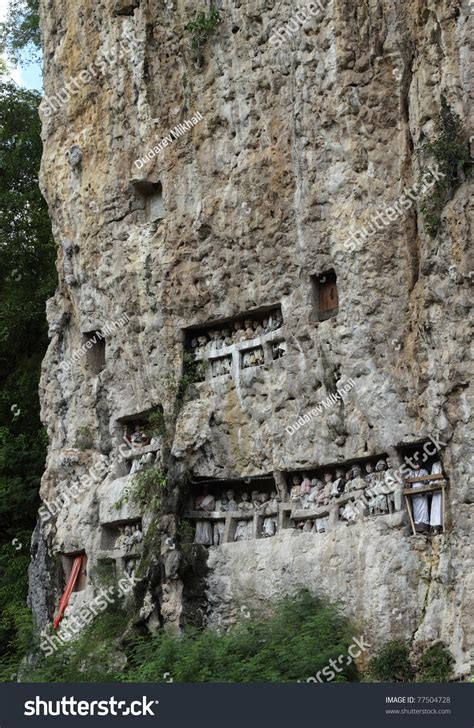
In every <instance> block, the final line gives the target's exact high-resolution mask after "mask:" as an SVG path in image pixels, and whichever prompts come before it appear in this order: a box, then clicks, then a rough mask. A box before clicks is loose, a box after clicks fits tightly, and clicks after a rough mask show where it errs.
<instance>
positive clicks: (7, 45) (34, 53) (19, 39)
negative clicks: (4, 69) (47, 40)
mask: <svg viewBox="0 0 474 728" xmlns="http://www.w3.org/2000/svg"><path fill="white" fill-rule="evenodd" d="M38 8H39V0H10V3H9V5H8V15H7V19H6V21H5V22H4V23H2V24H1V25H0V50H1V51H2V52H5V53H6V54H7V55H8V57H9V58H10V59H11V60H12V61H13V62H14V63H21V62H22V61H24V62H26V61H32V60H37V59H38V57H39V55H40V48H41V35H40V30H39V17H38Z"/></svg>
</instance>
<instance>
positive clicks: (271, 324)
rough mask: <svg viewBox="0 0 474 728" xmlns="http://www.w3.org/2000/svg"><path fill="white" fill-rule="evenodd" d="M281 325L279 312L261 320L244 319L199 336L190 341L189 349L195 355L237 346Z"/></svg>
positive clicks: (281, 319)
mask: <svg viewBox="0 0 474 728" xmlns="http://www.w3.org/2000/svg"><path fill="white" fill-rule="evenodd" d="M282 325H283V317H282V315H281V313H280V312H279V311H274V312H273V313H272V314H270V315H268V316H267V317H266V318H263V319H262V320H258V319H245V320H244V321H243V322H242V321H235V323H234V324H229V325H227V326H224V327H223V328H222V329H213V330H211V331H209V332H208V333H207V334H200V335H199V336H196V338H194V339H192V340H191V348H192V350H193V352H194V353H195V354H206V353H209V352H211V351H213V350H215V349H222V348H223V347H224V346H231V345H232V344H239V343H240V342H241V341H248V340H249V339H256V338H257V336H262V335H263V334H268V333H270V332H271V331H276V330H277V329H279V328H280V327H281V326H282Z"/></svg>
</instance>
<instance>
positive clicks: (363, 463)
mask: <svg viewBox="0 0 474 728" xmlns="http://www.w3.org/2000/svg"><path fill="white" fill-rule="evenodd" d="M391 474H392V471H391V470H390V468H389V466H388V462H387V455H386V454H385V453H383V454H381V455H372V456H371V457H369V458H367V457H366V458H353V459H351V460H347V461H345V462H340V463H329V464H328V465H322V466H318V467H317V468H308V469H306V470H301V471H294V472H291V473H287V474H286V482H287V488H288V491H289V494H290V503H291V504H292V506H293V510H294V511H298V510H299V509H308V508H310V509H316V508H320V507H322V506H327V505H328V504H329V503H330V502H336V501H337V500H338V499H340V498H343V499H344V500H347V497H346V496H347V494H350V493H358V494H359V495H360V494H361V492H365V497H367V498H368V499H370V498H375V496H376V495H377V494H379V495H380V497H379V499H378V500H377V501H376V507H375V505H374V513H375V511H377V512H386V513H388V512H389V501H390V498H389V497H387V496H386V495H384V494H380V493H379V491H382V490H383V491H384V492H385V490H390V488H389V487H386V483H387V482H389V483H390V477H393V476H392V475H391ZM374 488H375V491H374V495H373V496H372V495H371V493H372V489H374ZM393 489H395V485H394V486H393ZM346 512H348V510H347V511H346Z"/></svg>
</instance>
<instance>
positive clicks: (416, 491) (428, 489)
mask: <svg viewBox="0 0 474 728" xmlns="http://www.w3.org/2000/svg"><path fill="white" fill-rule="evenodd" d="M442 488H443V486H442V485H425V486H423V488H404V490H403V494H404V495H421V494H423V493H434V492H437V491H438V490H442Z"/></svg>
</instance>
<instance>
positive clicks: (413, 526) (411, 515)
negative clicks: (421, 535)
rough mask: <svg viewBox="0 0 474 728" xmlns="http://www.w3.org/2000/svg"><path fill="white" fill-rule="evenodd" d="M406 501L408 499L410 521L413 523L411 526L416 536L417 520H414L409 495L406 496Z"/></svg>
mask: <svg viewBox="0 0 474 728" xmlns="http://www.w3.org/2000/svg"><path fill="white" fill-rule="evenodd" d="M405 501H406V506H407V511H408V515H409V516H410V523H411V528H412V531H413V535H414V536H416V528H415V522H414V520H413V514H412V512H411V501H410V498H408V496H405Z"/></svg>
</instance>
